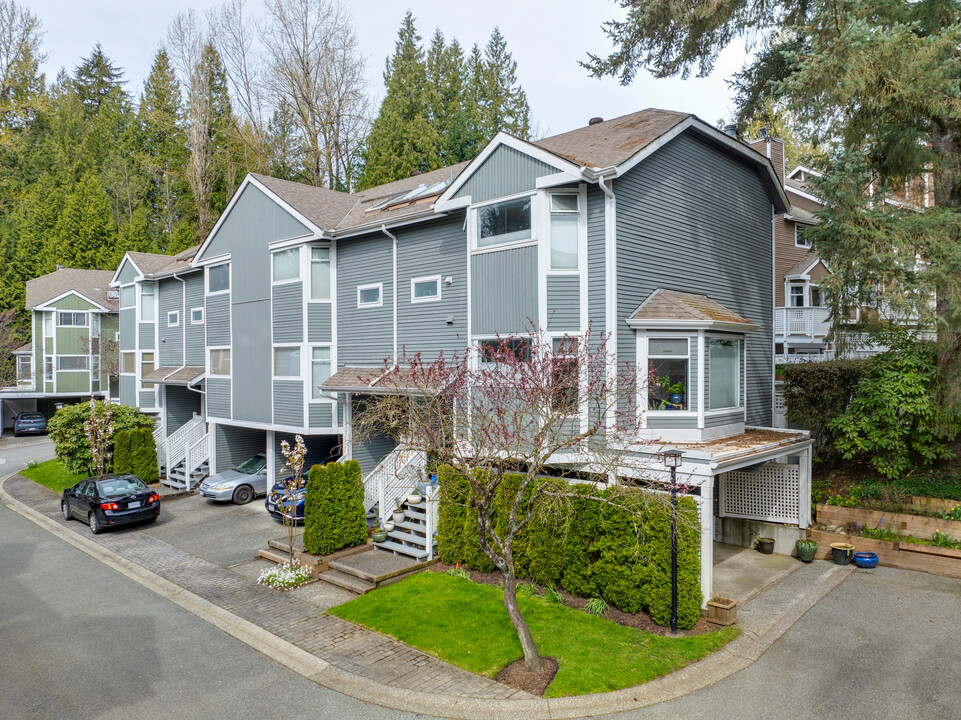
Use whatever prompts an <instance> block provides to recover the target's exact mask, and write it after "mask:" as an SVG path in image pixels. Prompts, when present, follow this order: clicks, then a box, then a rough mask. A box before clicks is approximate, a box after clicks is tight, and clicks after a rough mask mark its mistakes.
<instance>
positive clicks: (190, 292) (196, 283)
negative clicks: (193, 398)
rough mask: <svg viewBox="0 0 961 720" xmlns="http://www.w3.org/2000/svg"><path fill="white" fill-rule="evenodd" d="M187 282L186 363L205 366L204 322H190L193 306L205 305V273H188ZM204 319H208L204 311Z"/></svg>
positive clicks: (193, 365)
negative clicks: (195, 323)
mask: <svg viewBox="0 0 961 720" xmlns="http://www.w3.org/2000/svg"><path fill="white" fill-rule="evenodd" d="M184 280H185V281H186V283H187V286H186V288H185V292H186V295H187V302H186V313H185V314H186V315H187V317H186V319H185V320H184V322H185V323H186V324H185V325H184V338H185V345H186V360H185V364H186V365H190V366H192V367H203V366H204V364H205V363H206V359H205V357H204V343H205V342H206V339H205V334H204V325H205V322H204V323H199V324H197V325H194V324H193V323H191V322H190V311H191V309H193V308H203V306H204V274H203V272H196V273H192V274H191V275H188V276H187V277H185V278H184ZM204 320H205V321H206V312H205V313H204Z"/></svg>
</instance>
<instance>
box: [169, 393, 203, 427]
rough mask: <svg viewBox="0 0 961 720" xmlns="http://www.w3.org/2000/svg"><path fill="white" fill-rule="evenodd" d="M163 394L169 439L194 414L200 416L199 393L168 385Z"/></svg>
mask: <svg viewBox="0 0 961 720" xmlns="http://www.w3.org/2000/svg"><path fill="white" fill-rule="evenodd" d="M165 393H166V401H167V403H166V407H165V411H166V413H167V436H168V437H169V436H170V435H172V434H173V433H174V432H176V431H177V430H179V429H180V428H182V427H183V426H184V425H186V424H187V423H188V422H189V421H190V419H191V418H192V417H193V416H194V414H197V415H200V393H196V392H194V391H192V390H188V389H187V388H185V387H180V386H178V385H168V386H167V389H166V391H165Z"/></svg>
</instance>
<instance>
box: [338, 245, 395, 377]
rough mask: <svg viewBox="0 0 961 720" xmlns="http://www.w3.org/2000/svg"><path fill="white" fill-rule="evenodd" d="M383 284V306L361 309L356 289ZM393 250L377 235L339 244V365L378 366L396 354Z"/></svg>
mask: <svg viewBox="0 0 961 720" xmlns="http://www.w3.org/2000/svg"><path fill="white" fill-rule="evenodd" d="M374 283H383V285H384V290H383V293H382V294H381V299H382V300H383V305H382V306H381V307H372V308H358V307H357V286H358V285H371V284H374ZM393 302H394V292H393V247H392V242H391V239H390V238H389V237H387V236H386V235H383V234H381V233H378V234H376V235H367V236H364V237H362V238H357V239H350V240H341V241H338V243H337V366H338V367H343V366H345V365H356V366H360V367H379V366H381V365H383V363H384V358H387V357H389V356H390V355H391V354H392V352H393V343H394V329H393V328H394V325H393Z"/></svg>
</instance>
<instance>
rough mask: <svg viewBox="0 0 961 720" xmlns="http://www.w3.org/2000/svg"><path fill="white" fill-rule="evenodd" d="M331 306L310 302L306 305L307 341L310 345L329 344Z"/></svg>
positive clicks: (330, 336) (331, 334) (330, 335)
mask: <svg viewBox="0 0 961 720" xmlns="http://www.w3.org/2000/svg"><path fill="white" fill-rule="evenodd" d="M332 339H333V330H332V326H331V304H330V303H326V302H312V303H308V304H307V341H308V342H312V343H325V342H331V340H332Z"/></svg>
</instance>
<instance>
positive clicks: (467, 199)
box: [433, 195, 471, 212]
mask: <svg viewBox="0 0 961 720" xmlns="http://www.w3.org/2000/svg"><path fill="white" fill-rule="evenodd" d="M470 204H471V196H470V195H465V196H464V197H459V198H454V199H453V200H447V201H445V202H444V203H441V201H440V200H437V202H435V203H434V205H433V208H434V210H436V211H437V212H449V211H451V210H462V209H463V208H466V207H468V206H470Z"/></svg>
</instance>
